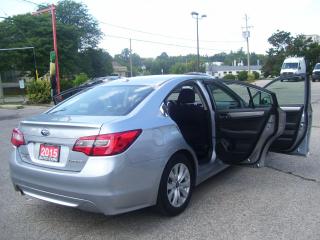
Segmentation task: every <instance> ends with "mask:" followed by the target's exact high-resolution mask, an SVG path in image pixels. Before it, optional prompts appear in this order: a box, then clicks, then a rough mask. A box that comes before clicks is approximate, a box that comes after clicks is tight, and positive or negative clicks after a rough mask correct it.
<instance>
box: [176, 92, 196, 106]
mask: <svg viewBox="0 0 320 240" xmlns="http://www.w3.org/2000/svg"><path fill="white" fill-rule="evenodd" d="M194 101H195V94H194V91H193V90H192V89H190V88H185V89H182V90H181V92H180V94H179V97H178V103H180V104H181V103H182V104H183V103H194Z"/></svg>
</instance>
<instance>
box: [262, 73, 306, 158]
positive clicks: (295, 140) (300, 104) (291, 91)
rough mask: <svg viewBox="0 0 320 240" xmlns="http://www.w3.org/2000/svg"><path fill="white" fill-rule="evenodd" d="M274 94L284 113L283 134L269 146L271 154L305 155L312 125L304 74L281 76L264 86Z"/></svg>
mask: <svg viewBox="0 0 320 240" xmlns="http://www.w3.org/2000/svg"><path fill="white" fill-rule="evenodd" d="M265 89H267V90H269V91H272V92H274V93H275V94H276V97H277V100H278V104H279V106H280V107H281V109H282V110H283V111H284V112H285V113H286V123H285V130H284V132H283V133H282V134H281V135H280V136H279V137H278V138H277V139H276V140H275V141H274V142H273V143H272V145H271V146H270V151H272V152H278V153H284V154H293V155H300V156H306V155H307V154H308V152H309V139H310V133H311V125H312V107H311V101H310V95H311V93H310V81H309V80H308V78H307V76H306V75H292V76H281V77H279V78H277V79H275V80H273V81H272V82H271V83H269V84H267V85H266V86H265Z"/></svg>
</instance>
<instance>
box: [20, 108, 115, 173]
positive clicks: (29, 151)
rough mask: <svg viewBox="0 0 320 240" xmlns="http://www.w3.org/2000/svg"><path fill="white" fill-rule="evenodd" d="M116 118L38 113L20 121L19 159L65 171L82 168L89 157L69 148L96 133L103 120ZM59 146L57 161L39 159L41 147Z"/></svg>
mask: <svg viewBox="0 0 320 240" xmlns="http://www.w3.org/2000/svg"><path fill="white" fill-rule="evenodd" d="M115 119H116V117H106V116H58V115H51V114H46V113H44V114H41V115H38V116H35V117H31V118H29V119H27V120H25V121H22V122H21V123H20V127H19V129H20V130H21V131H22V133H23V134H24V138H25V142H26V145H22V146H20V147H19V148H18V152H19V154H20V156H21V159H22V161H24V162H27V163H29V164H33V165H37V166H41V167H45V168H52V169H57V170H64V171H76V172H78V171H81V170H82V168H83V167H84V165H85V164H86V162H87V160H88V156H87V155H85V154H84V153H81V152H74V151H72V148H73V145H74V143H75V142H76V140H77V139H78V138H79V137H84V136H92V135H98V134H99V132H100V128H101V126H102V124H103V123H105V122H108V123H109V122H113V121H114V120H115ZM41 145H43V146H53V148H58V149H59V150H58V158H57V160H58V161H57V162H56V161H51V160H50V161H48V160H43V159H42V160H41V158H40V157H39V156H40V146H41Z"/></svg>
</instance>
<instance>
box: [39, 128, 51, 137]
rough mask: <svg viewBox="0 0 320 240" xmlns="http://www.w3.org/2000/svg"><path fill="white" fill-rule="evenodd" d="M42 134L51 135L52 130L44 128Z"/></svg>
mask: <svg viewBox="0 0 320 240" xmlns="http://www.w3.org/2000/svg"><path fill="white" fill-rule="evenodd" d="M41 134H42V136H49V134H50V132H49V130H48V129H42V130H41Z"/></svg>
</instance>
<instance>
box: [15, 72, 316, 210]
mask: <svg viewBox="0 0 320 240" xmlns="http://www.w3.org/2000/svg"><path fill="white" fill-rule="evenodd" d="M311 114H312V109H311V105H310V82H309V81H307V77H306V76H290V77H289V76H283V77H280V78H278V79H275V80H274V81H272V82H271V83H269V84H268V85H267V86H266V87H265V88H260V87H257V86H255V85H251V84H246V83H243V82H238V81H226V82H224V81H222V80H217V79H213V78H211V77H209V76H206V75H161V76H145V77H134V78H128V79H119V80H114V81H111V82H107V83H103V84H100V85H96V86H93V87H92V88H88V89H86V90H84V91H82V92H80V93H78V94H76V95H74V96H72V97H71V98H69V99H67V100H65V101H63V102H61V103H60V104H58V105H56V106H54V107H52V108H51V109H49V110H48V111H46V112H44V113H42V114H40V115H37V116H33V117H30V118H28V119H26V120H24V121H22V122H20V124H19V126H17V128H15V129H13V132H12V138H11V142H12V144H13V146H14V154H13V157H12V159H10V172H11V179H12V182H13V185H14V188H15V189H16V190H17V191H19V192H20V193H21V194H23V195H28V196H31V197H35V198H38V199H42V200H45V201H48V202H52V203H56V204H61V205H64V206H69V207H76V208H80V209H83V210H87V211H94V212H102V213H104V214H106V215H114V214H119V213H123V212H128V211H132V210H135V209H140V208H144V207H148V206H154V205H155V206H156V207H157V208H158V209H159V210H161V212H162V213H164V214H167V215H170V216H174V215H177V214H179V213H181V212H182V211H183V210H185V208H186V207H187V205H188V203H189V201H190V198H191V195H192V190H193V189H194V187H195V186H197V185H199V184H200V183H201V182H203V181H204V180H206V179H208V178H209V177H211V176H213V175H215V174H216V173H218V172H220V171H222V170H223V169H225V168H226V167H228V166H230V165H241V166H254V167H262V166H263V165H264V162H265V161H266V154H267V152H268V151H273V152H278V153H282V154H293V155H301V156H306V155H307V153H308V151H309V149H308V147H309V136H310V130H311V128H310V127H311V119H312V115H311Z"/></svg>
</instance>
